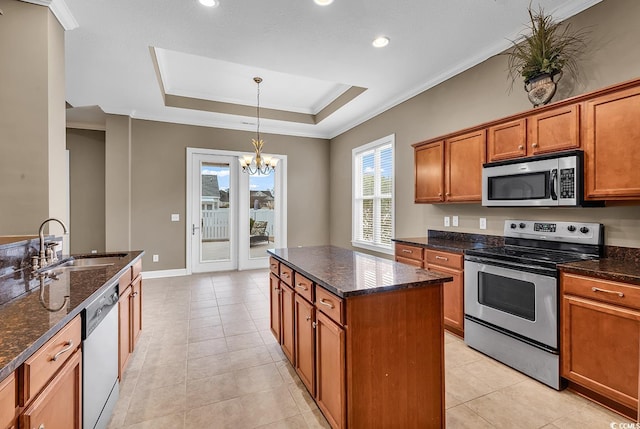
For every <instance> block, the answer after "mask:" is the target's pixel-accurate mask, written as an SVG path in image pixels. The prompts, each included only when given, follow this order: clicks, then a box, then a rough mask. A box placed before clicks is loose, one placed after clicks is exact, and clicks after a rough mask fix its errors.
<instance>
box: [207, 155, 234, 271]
mask: <svg viewBox="0 0 640 429" xmlns="http://www.w3.org/2000/svg"><path fill="white" fill-rule="evenodd" d="M200 179H201V180H200V183H201V186H200V228H201V234H200V237H201V240H200V255H201V257H200V259H201V262H205V261H228V260H230V259H231V242H230V241H229V240H230V236H229V232H230V231H229V229H230V228H229V209H230V207H229V164H225V163H206V162H203V163H202V164H201V167H200Z"/></svg>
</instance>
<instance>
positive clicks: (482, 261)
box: [464, 220, 604, 390]
mask: <svg viewBox="0 0 640 429" xmlns="http://www.w3.org/2000/svg"><path fill="white" fill-rule="evenodd" d="M603 234H604V227H603V225H601V224H598V223H580V222H540V221H526V220H507V221H505V225H504V236H505V245H504V246H503V247H493V248H486V249H474V250H468V251H466V252H465V263H464V278H465V281H464V293H465V297H464V310H465V325H464V331H465V339H464V340H465V343H466V344H467V345H469V346H470V347H473V348H474V349H477V350H479V351H481V352H483V353H485V354H487V355H489V356H491V357H493V358H495V359H497V360H499V361H500V362H503V363H505V364H507V365H509V366H511V367H512V368H515V369H517V370H519V371H521V372H523V373H525V374H527V375H529V376H531V377H533V378H535V379H537V380H539V381H541V382H543V383H545V384H547V385H549V386H551V387H553V388H555V389H558V390H560V388H561V383H560V356H559V353H558V349H559V302H558V301H559V285H558V270H557V265H558V264H561V263H565V262H574V261H579V260H583V259H593V258H598V257H599V256H601V254H602V250H603Z"/></svg>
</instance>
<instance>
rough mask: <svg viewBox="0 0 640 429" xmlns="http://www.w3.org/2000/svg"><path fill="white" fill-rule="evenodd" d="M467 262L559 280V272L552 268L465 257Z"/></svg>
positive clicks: (470, 256) (471, 256)
mask: <svg viewBox="0 0 640 429" xmlns="http://www.w3.org/2000/svg"><path fill="white" fill-rule="evenodd" d="M464 260H465V261H469V262H475V263H476V264H485V265H489V266H494V267H501V268H509V269H512V270H520V271H524V272H528V273H532V274H538V275H541V276H546V277H554V278H558V271H557V270H555V269H551V268H544V267H540V266H537V265H528V264H522V263H517V262H511V261H499V260H496V259H486V258H484V257H479V256H473V255H465V256H464Z"/></svg>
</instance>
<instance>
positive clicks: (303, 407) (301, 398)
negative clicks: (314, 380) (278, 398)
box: [287, 380, 318, 413]
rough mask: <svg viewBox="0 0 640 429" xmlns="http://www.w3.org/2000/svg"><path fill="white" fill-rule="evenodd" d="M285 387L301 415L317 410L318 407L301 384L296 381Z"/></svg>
mask: <svg viewBox="0 0 640 429" xmlns="http://www.w3.org/2000/svg"><path fill="white" fill-rule="evenodd" d="M287 387H288V389H289V393H291V396H292V397H293V400H294V401H296V405H298V409H299V410H300V412H301V413H304V412H306V411H313V410H317V409H318V406H317V405H316V403H315V401H314V400H313V398H312V397H311V395H310V394H309V391H308V390H307V388H306V387H305V386H304V384H302V382H300V381H299V380H297V381H296V382H294V383H289V384H288V385H287Z"/></svg>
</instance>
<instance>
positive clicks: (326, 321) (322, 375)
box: [315, 311, 347, 428]
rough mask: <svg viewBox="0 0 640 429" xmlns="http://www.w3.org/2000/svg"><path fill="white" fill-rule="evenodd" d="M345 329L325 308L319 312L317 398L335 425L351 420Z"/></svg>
mask: <svg viewBox="0 0 640 429" xmlns="http://www.w3.org/2000/svg"><path fill="white" fill-rule="evenodd" d="M345 366H346V363H345V332H344V329H343V328H342V327H341V326H340V325H338V324H337V323H335V322H334V321H332V320H331V319H330V318H329V316H326V315H325V314H324V313H322V312H321V311H317V312H316V383H317V385H316V396H315V397H316V402H317V404H318V408H320V410H322V413H323V414H324V416H325V417H326V418H327V421H328V422H329V424H330V425H331V427H332V428H344V427H346V421H347V410H346V384H345V383H346V379H345V370H346V367H345Z"/></svg>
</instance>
